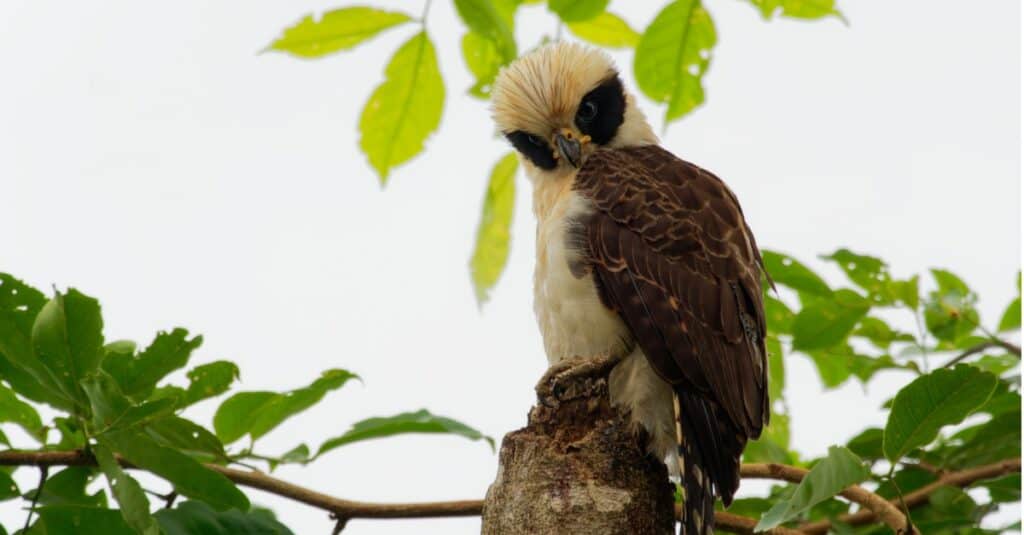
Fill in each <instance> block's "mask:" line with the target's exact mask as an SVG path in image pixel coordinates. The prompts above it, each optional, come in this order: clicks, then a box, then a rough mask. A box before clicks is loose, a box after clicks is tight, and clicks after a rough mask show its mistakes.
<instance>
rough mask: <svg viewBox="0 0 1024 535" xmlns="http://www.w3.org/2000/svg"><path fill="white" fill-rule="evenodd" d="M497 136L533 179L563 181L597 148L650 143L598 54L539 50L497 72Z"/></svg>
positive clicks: (639, 116) (569, 47)
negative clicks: (550, 177)
mask: <svg viewBox="0 0 1024 535" xmlns="http://www.w3.org/2000/svg"><path fill="white" fill-rule="evenodd" d="M491 97H492V108H491V109H492V115H493V117H494V122H495V123H496V124H497V127H498V130H499V132H501V134H502V135H504V136H505V137H506V138H507V139H508V140H509V141H510V142H511V143H512V146H514V147H515V148H516V150H517V151H519V153H520V154H521V155H522V159H523V161H525V162H527V166H532V167H534V168H535V173H530V174H532V175H537V176H545V175H548V174H550V175H554V176H559V175H564V174H566V173H568V172H571V171H574V170H575V169H578V168H579V167H581V166H582V165H583V163H584V162H585V161H586V158H587V156H589V155H590V154H591V153H593V151H595V150H597V149H599V148H601V147H631V146H637V145H646V144H651V143H657V137H656V136H655V135H654V132H653V130H651V127H650V125H648V124H647V120H646V119H645V118H644V115H643V113H642V112H641V111H640V110H639V109H638V108H637V107H636V102H635V99H634V98H633V96H632V95H629V94H627V93H626V91H625V89H624V88H623V86H622V80H621V79H620V78H619V72H618V70H616V68H615V65H614V64H613V63H612V60H611V58H610V57H608V55H607V54H605V53H604V52H602V51H600V50H598V49H595V48H591V47H587V46H583V45H579V44H575V43H567V42H559V43H554V44H550V45H546V46H543V47H541V48H538V49H537V50H534V51H533V52H530V53H528V54H526V55H524V56H523V57H521V58H519V59H517V60H516V61H515V62H513V63H512V64H510V65H509V66H507V67H505V68H504V69H502V70H501V73H499V74H498V78H497V80H495V82H494V86H493V89H492V91H491Z"/></svg>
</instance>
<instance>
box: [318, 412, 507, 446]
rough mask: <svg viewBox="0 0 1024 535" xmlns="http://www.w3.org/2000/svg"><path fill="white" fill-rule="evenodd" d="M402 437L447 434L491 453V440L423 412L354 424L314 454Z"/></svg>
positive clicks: (442, 418)
mask: <svg viewBox="0 0 1024 535" xmlns="http://www.w3.org/2000/svg"><path fill="white" fill-rule="evenodd" d="M405 433H448V434H453V435H459V436H463V437H466V438H468V439H470V440H480V439H483V440H486V441H487V443H488V444H489V445H490V446H491V449H494V439H492V438H491V437H488V436H486V435H484V434H482V433H480V432H479V431H477V430H476V429H473V428H472V427H469V426H467V425H466V424H463V423H460V422H457V421H455V420H452V419H450V418H445V417H443V416H435V415H433V414H431V413H430V412H428V411H427V410H425V409H421V410H418V411H416V412H404V413H402V414H396V415H395V416H389V417H386V418H369V419H366V420H363V421H361V422H356V423H355V424H354V425H353V426H352V429H349V430H348V431H346V432H345V434H343V435H340V436H337V437H334V438H332V439H330V440H328V441H326V442H324V443H323V444H322V445H321V446H320V449H319V450H318V451H317V452H316V456H315V457H319V456H321V455H323V454H324V453H327V452H328V451H331V450H333V449H334V448H337V447H339V446H344V445H345V444H351V443H353V442H359V441H362V440H370V439H375V438H384V437H390V436H394V435H401V434H405Z"/></svg>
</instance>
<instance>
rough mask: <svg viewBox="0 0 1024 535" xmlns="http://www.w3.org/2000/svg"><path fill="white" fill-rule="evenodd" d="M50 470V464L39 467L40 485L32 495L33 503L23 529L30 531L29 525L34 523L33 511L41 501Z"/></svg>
mask: <svg viewBox="0 0 1024 535" xmlns="http://www.w3.org/2000/svg"><path fill="white" fill-rule="evenodd" d="M49 472H50V467H49V466H40V467H39V486H37V487H36V492H35V494H33V495H32V505H30V506H29V508H28V516H27V517H25V527H24V528H23V529H22V530H21V531H28V528H29V526H30V525H32V513H34V512H35V510H36V504H38V503H39V495H40V494H42V493H43V485H45V484H46V475H47V474H49Z"/></svg>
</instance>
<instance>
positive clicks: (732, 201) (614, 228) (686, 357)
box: [573, 145, 768, 535]
mask: <svg viewBox="0 0 1024 535" xmlns="http://www.w3.org/2000/svg"><path fill="white" fill-rule="evenodd" d="M573 187H574V188H575V189H576V190H577V191H578V192H579V193H580V194H581V195H582V196H584V197H585V198H587V199H588V200H590V201H591V202H592V203H593V205H594V208H595V209H594V210H593V211H591V212H588V213H587V214H585V215H584V216H582V219H581V221H578V222H576V224H575V226H574V232H575V233H577V234H578V235H577V237H576V238H575V239H580V240H581V242H582V243H583V244H584V246H585V247H584V254H585V256H586V259H587V262H588V263H589V266H588V267H589V269H590V271H591V273H592V276H593V279H594V283H595V285H596V287H597V290H598V293H599V295H600V296H601V299H602V301H603V302H604V304H605V305H606V306H608V307H609V308H611V309H613V310H615V311H616V312H617V313H618V314H619V316H620V317H622V319H623V321H624V322H625V323H626V325H627V326H628V327H629V329H630V331H631V332H632V334H633V336H634V337H635V339H636V341H637V343H638V344H639V345H640V347H641V348H642V349H643V351H644V354H645V355H646V356H647V358H648V359H649V361H650V363H651V366H652V367H653V368H654V370H655V371H656V372H657V373H658V374H659V375H660V376H661V377H662V379H664V380H665V381H667V382H668V383H670V384H671V385H673V389H674V390H675V393H676V398H677V402H678V409H679V413H680V416H681V423H680V425H681V426H682V427H681V430H682V432H683V435H684V437H683V440H682V441H681V443H680V445H679V448H680V451H679V453H680V454H681V455H682V457H683V460H682V461H681V463H682V464H683V466H681V469H683V470H684V472H683V484H684V487H686V492H687V497H688V498H690V497H691V496H693V497H695V498H696V497H698V496H700V497H699V499H697V500H696V501H697V502H700V503H699V504H697V503H695V504H694V505H695V506H696V505H699V508H700V509H699V510H700V511H703V512H702V513H701V514H702V515H704V516H703V518H704V519H708V518H711V517H710V516H709V515H710V514H711V513H708V514H705V513H706V512H707V511H706V510H707V503H705V501H706V500H705V497H704V494H701V493H702V492H705V493H706V494H707V496H711V498H710V499H711V502H710V503H711V504H712V505H713V500H714V494H712V493H711V492H712V491H711V490H710V489H711V485H712V484H713V486H714V489H715V490H717V492H718V494H719V495H720V496H722V498H723V501H725V502H726V504H728V503H729V502H730V501H731V499H732V495H733V493H734V492H735V490H736V487H737V485H738V483H739V472H738V470H739V458H740V455H741V454H742V452H743V447H744V446H745V445H746V442H747V440H748V439H750V438H756V437H758V436H759V435H760V434H761V431H762V429H763V428H764V426H765V425H766V424H767V422H768V397H767V376H766V374H767V369H766V368H767V366H766V363H765V355H766V353H765V347H764V336H765V317H764V308H763V304H762V297H761V274H762V265H761V257H760V253H759V251H758V249H757V244H756V242H755V241H754V238H753V235H752V234H751V233H750V229H749V228H748V226H747V224H746V221H745V220H744V218H743V212H742V210H741V209H740V206H739V203H738V201H737V200H736V197H735V196H734V195H733V193H732V192H731V191H730V190H729V189H728V187H726V185H725V184H724V183H723V182H722V181H721V180H719V179H718V178H717V177H715V176H714V175H712V174H711V173H709V172H707V171H705V170H703V169H701V168H699V167H697V166H695V165H693V164H690V163H688V162H685V161H683V160H680V159H678V158H676V157H675V156H673V155H672V154H671V153H669V152H667V151H665V150H664V149H662V148H660V147H657V146H654V145H649V146H644V147H633V148H626V149H602V150H598V151H597V152H595V153H594V154H592V155H591V156H590V157H589V158H588V160H587V163H586V165H584V166H583V168H582V169H580V171H579V173H578V174H577V176H576V181H575V183H574V185H573ZM695 469H696V470H697V471H699V472H700V477H697V476H695V475H694V474H691V473H690V472H692V471H694V470H695ZM698 484H699V485H698ZM691 485H698V486H700V487H701V488H703V489H704V490H699V489H698V488H697V487H694V488H693V489H691V488H690V486H691ZM687 502H688V503H689V502H690V499H688V500H687ZM686 509H688V510H689V509H690V507H689V506H687V507H686ZM695 511H696V510H695ZM690 529H691V530H693V529H696V526H691V528H690ZM707 529H709V528H707ZM687 533H690V534H691V535H692V534H703V533H704V532H703V531H700V530H697V531H688V532H687Z"/></svg>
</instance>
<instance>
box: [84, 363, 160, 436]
mask: <svg viewBox="0 0 1024 535" xmlns="http://www.w3.org/2000/svg"><path fill="white" fill-rule="evenodd" d="M82 388H83V389H84V391H85V394H86V396H87V397H88V398H89V405H90V407H91V408H92V422H93V426H94V427H95V428H96V429H97V430H98V431H99V432H101V433H102V432H105V431H108V430H111V429H126V428H128V427H131V426H133V425H138V424H144V423H145V422H147V421H149V420H152V419H155V418H159V417H161V416H163V415H166V414H169V413H170V412H171V411H173V410H174V400H173V399H159V400H155V401H147V402H145V403H142V404H138V405H136V404H133V403H132V401H131V400H129V399H128V398H127V397H125V395H124V394H123V393H122V392H121V391H120V389H119V388H118V384H117V381H115V380H114V378H113V377H111V376H110V375H109V374H107V373H105V372H102V371H100V372H97V373H93V374H92V375H90V376H89V377H86V378H85V379H83V380H82Z"/></svg>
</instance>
